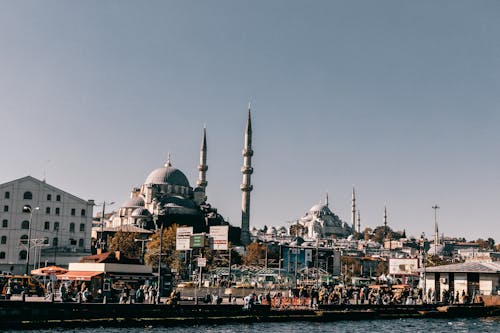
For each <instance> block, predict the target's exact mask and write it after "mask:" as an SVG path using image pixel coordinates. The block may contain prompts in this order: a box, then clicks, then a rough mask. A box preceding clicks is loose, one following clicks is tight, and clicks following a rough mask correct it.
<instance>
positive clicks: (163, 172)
mask: <svg viewBox="0 0 500 333" xmlns="http://www.w3.org/2000/svg"><path fill="white" fill-rule="evenodd" d="M144 184H169V185H180V186H185V187H189V181H188V179H187V177H186V175H184V173H182V171H180V170H179V169H177V168H174V167H173V166H172V165H170V163H167V164H165V166H164V167H161V168H158V169H155V170H153V171H152V172H151V173H150V174H149V176H148V177H147V178H146V181H145V183H144Z"/></svg>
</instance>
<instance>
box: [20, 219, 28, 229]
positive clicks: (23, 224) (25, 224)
mask: <svg viewBox="0 0 500 333" xmlns="http://www.w3.org/2000/svg"><path fill="white" fill-rule="evenodd" d="M29 228H30V222H29V221H26V220H24V221H23V222H21V229H29Z"/></svg>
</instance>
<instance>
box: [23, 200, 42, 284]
mask: <svg viewBox="0 0 500 333" xmlns="http://www.w3.org/2000/svg"><path fill="white" fill-rule="evenodd" d="M33 209H34V210H39V209H40V207H35V208H31V207H30V206H24V207H23V212H26V213H27V212H29V213H30V217H29V220H28V222H29V224H28V244H27V248H28V250H27V253H26V268H25V270H24V274H25V275H28V270H29V265H30V250H31V221H32V220H33Z"/></svg>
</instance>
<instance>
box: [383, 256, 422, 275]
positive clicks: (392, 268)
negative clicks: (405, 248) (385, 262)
mask: <svg viewBox="0 0 500 333" xmlns="http://www.w3.org/2000/svg"><path fill="white" fill-rule="evenodd" d="M417 269H418V259H417V258H414V259H397V258H389V274H395V275H415V274H418V272H417Z"/></svg>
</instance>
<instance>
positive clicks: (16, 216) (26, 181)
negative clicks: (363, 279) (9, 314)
mask: <svg viewBox="0 0 500 333" xmlns="http://www.w3.org/2000/svg"><path fill="white" fill-rule="evenodd" d="M25 206H27V207H29V209H31V211H32V213H31V214H30V212H29V209H28V210H26V209H23V208H24V207H25ZM93 206H94V201H93V200H88V201H87V200H84V199H80V198H78V197H76V196H74V195H72V194H70V193H68V192H65V191H63V190H61V189H58V188H57V187H54V186H51V185H49V184H47V183H46V182H45V181H40V180H38V179H36V178H33V177H31V176H27V177H23V178H20V179H16V180H13V181H10V182H7V183H4V184H0V220H1V224H0V270H2V271H11V272H13V273H17V274H24V273H25V269H26V261H27V249H28V239H29V240H30V241H31V242H30V246H29V248H30V254H29V259H30V265H29V270H30V271H31V269H33V267H35V266H40V265H41V266H43V265H44V264H45V262H47V263H51V264H59V265H65V264H67V260H69V259H68V258H67V257H68V256H69V257H71V256H75V255H76V254H81V253H88V252H90V248H91V238H90V232H91V228H92V209H93ZM30 219H31V223H30ZM30 224H31V226H30ZM42 249H43V250H42ZM65 258H66V259H65ZM73 261H74V260H73ZM40 263H41V264H40Z"/></svg>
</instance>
